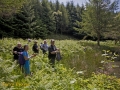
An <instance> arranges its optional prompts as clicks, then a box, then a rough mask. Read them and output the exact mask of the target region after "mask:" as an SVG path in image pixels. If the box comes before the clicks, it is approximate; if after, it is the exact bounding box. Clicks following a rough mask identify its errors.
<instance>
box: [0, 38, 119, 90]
mask: <svg viewBox="0 0 120 90" xmlns="http://www.w3.org/2000/svg"><path fill="white" fill-rule="evenodd" d="M18 41H20V42H21V43H22V44H23V45H24V44H26V43H28V42H27V40H22V39H11V38H5V39H2V40H0V72H1V74H0V83H1V84H0V89H1V90H21V89H22V90H31V89H34V90H119V89H120V79H119V78H117V77H116V76H115V75H114V72H110V70H106V67H105V66H108V64H106V63H109V62H110V63H111V62H113V61H115V60H117V61H118V62H119V56H118V55H117V54H119V52H118V50H119V45H114V42H113V41H106V42H101V47H98V46H96V42H94V41H83V40H56V46H57V47H59V48H60V50H61V54H62V60H61V61H60V62H56V66H55V70H53V68H51V66H50V65H49V63H48V62H49V60H48V58H47V55H45V56H43V55H42V52H40V54H39V55H37V56H36V57H35V58H33V59H31V64H30V66H31V71H32V72H33V76H32V77H30V76H28V77H24V75H23V74H22V73H21V71H20V69H19V66H18V65H16V62H13V59H12V57H13V56H12V49H13V47H14V46H15V45H16V43H17V42H18ZM38 42H39V43H41V42H42V40H40V39H39V40H38ZM47 42H48V44H49V42H50V40H47ZM32 45H33V42H30V43H29V46H30V50H29V53H30V54H32V53H33V52H32V49H31V47H32ZM114 52H116V53H117V54H116V55H114ZM112 57H115V58H112ZM111 66H112V65H111ZM114 67H115V66H114ZM114 67H112V68H114ZM109 72H110V73H109Z"/></svg>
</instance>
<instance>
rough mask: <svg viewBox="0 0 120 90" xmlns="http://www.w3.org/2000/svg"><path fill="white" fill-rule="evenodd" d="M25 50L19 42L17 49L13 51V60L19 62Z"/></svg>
mask: <svg viewBox="0 0 120 90" xmlns="http://www.w3.org/2000/svg"><path fill="white" fill-rule="evenodd" d="M23 51H24V50H23V48H22V46H21V43H20V42H19V43H18V44H17V46H16V47H14V49H13V55H14V56H13V59H14V60H17V61H18V58H19V55H20V53H21V52H23Z"/></svg>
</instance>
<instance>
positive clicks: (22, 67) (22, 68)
mask: <svg viewBox="0 0 120 90" xmlns="http://www.w3.org/2000/svg"><path fill="white" fill-rule="evenodd" d="M19 66H20V70H21V71H22V73H24V65H21V64H19Z"/></svg>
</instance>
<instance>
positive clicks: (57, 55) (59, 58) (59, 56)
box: [56, 52, 62, 61]
mask: <svg viewBox="0 0 120 90" xmlns="http://www.w3.org/2000/svg"><path fill="white" fill-rule="evenodd" d="M61 59H62V57H61V54H60V52H58V53H57V54H56V60H57V61H60V60H61Z"/></svg>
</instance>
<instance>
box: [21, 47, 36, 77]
mask: <svg viewBox="0 0 120 90" xmlns="http://www.w3.org/2000/svg"><path fill="white" fill-rule="evenodd" d="M28 50H29V47H28V45H25V46H24V51H23V53H22V54H23V57H24V59H25V64H24V71H25V76H27V75H30V74H31V73H30V58H32V57H35V56H36V54H33V55H31V56H29V54H28Z"/></svg>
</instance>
